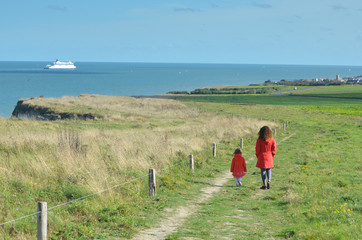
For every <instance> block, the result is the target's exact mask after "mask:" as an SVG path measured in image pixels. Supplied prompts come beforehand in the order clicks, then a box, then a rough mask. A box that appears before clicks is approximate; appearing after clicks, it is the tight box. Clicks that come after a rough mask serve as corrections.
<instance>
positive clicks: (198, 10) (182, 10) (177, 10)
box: [173, 7, 200, 12]
mask: <svg viewBox="0 0 362 240" xmlns="http://www.w3.org/2000/svg"><path fill="white" fill-rule="evenodd" d="M173 10H174V11H175V12H200V9H195V8H183V7H178V8H174V9H173Z"/></svg>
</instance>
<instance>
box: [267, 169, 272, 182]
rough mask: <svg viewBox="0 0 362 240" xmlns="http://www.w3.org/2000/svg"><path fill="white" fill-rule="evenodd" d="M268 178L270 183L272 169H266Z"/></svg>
mask: <svg viewBox="0 0 362 240" xmlns="http://www.w3.org/2000/svg"><path fill="white" fill-rule="evenodd" d="M266 176H267V177H268V182H270V180H271V168H267V169H266Z"/></svg>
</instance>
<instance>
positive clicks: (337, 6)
mask: <svg viewBox="0 0 362 240" xmlns="http://www.w3.org/2000/svg"><path fill="white" fill-rule="evenodd" d="M332 8H333V10H336V11H340V10H347V8H346V7H343V6H340V5H335V6H333V7H332Z"/></svg>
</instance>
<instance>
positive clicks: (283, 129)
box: [283, 123, 285, 131]
mask: <svg viewBox="0 0 362 240" xmlns="http://www.w3.org/2000/svg"><path fill="white" fill-rule="evenodd" d="M283 131H285V123H283Z"/></svg>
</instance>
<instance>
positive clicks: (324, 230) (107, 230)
mask: <svg viewBox="0 0 362 240" xmlns="http://www.w3.org/2000/svg"><path fill="white" fill-rule="evenodd" d="M83 97H90V98H92V99H94V101H93V103H90V101H89V102H87V101H80V102H77V99H66V100H64V99H62V101H57V102H56V104H60V105H63V106H66V105H67V104H71V102H72V101H73V102H75V103H74V105H77V109H79V107H80V109H81V110H74V111H83V110H84V109H88V110H89V111H93V112H97V113H99V112H101V113H102V114H104V116H106V117H105V118H104V120H94V121H78V120H76V121H59V122H37V121H31V120H18V119H2V118H0V123H1V124H0V158H1V159H2V161H1V162H0V170H1V171H0V180H1V182H2V183H3V184H2V185H1V189H0V197H1V198H0V201H1V205H0V206H1V208H2V212H3V214H2V215H1V216H0V222H6V221H9V220H12V219H15V218H19V217H22V216H25V215H27V214H30V213H33V212H35V211H36V201H40V200H41V201H47V202H48V208H50V207H53V206H57V205H59V204H61V203H64V202H68V201H72V200H74V199H78V198H79V197H82V196H86V195H88V194H93V193H97V192H98V191H102V190H103V189H107V188H110V187H112V186H114V185H118V184H122V185H120V186H118V187H117V188H115V189H113V190H111V191H107V192H104V193H101V194H96V195H94V196H92V197H90V198H87V199H85V200H82V201H77V202H74V203H72V204H68V205H66V206H61V207H57V208H55V209H53V210H52V211H49V212H48V219H49V226H48V232H49V236H50V239H104V238H110V239H112V238H117V237H119V238H121V239H126V238H130V237H132V236H133V234H134V233H136V232H137V231H138V230H139V229H141V228H147V227H150V226H152V225H154V224H155V223H157V221H158V219H159V217H160V216H161V212H162V210H163V209H164V208H165V207H175V206H180V205H184V204H186V202H187V201H188V200H190V199H194V198H196V197H197V196H198V195H199V194H200V189H202V188H203V187H205V186H207V184H208V183H209V182H210V179H211V178H213V177H215V176H218V175H219V174H220V173H222V172H223V171H227V170H228V169H229V167H230V163H231V159H232V153H233V150H234V149H235V148H236V147H237V146H238V145H239V140H240V137H244V139H245V143H244V149H243V152H244V156H245V158H246V159H247V160H248V163H247V166H248V174H247V176H245V178H244V179H243V186H242V187H241V188H236V187H233V185H234V182H233V181H230V182H229V183H228V185H227V186H226V187H224V188H223V189H222V190H221V191H220V193H219V194H217V195H215V196H214V197H213V198H212V199H211V200H209V201H208V202H207V203H203V205H202V206H201V209H200V210H199V211H198V212H197V213H195V214H194V215H193V216H192V217H191V218H190V219H188V220H187V222H186V223H185V224H184V225H183V226H182V227H181V228H179V229H178V232H176V233H174V234H172V235H170V236H169V237H168V239H273V238H274V239H285V238H291V239H358V238H359V237H360V235H361V233H362V229H361V209H362V206H361V197H360V194H359V193H360V192H361V190H362V189H361V180H360V176H359V175H360V173H361V166H360V162H361V158H360V147H359V146H360V145H361V140H360V136H361V114H360V113H361V102H360V101H358V100H355V99H343V101H340V99H337V98H324V97H323V98H321V97H317V98H315V99H314V101H309V100H308V99H311V98H310V97H302V96H301V97H300V98H299V97H284V96H273V95H271V96H268V95H259V96H254V95H250V96H249V95H248V96H247V97H244V96H191V97H185V98H183V99H180V100H185V102H184V103H182V102H178V101H170V100H158V99H133V98H117V97H106V98H103V97H102V96H83ZM235 97H237V98H235ZM95 98H99V99H98V100H96V99H95ZM298 99H299V101H298ZM51 101H54V99H52V100H51ZM64 101H65V102H64ZM98 101H99V102H103V103H104V104H99V102H98ZM85 102H86V104H85ZM109 102H111V103H112V104H107V103H109ZM266 103H267V104H266ZM51 104H52V105H53V104H55V103H54V102H52V103H51ZM79 105H81V106H79ZM105 107H107V109H106V110H104V109H103V110H102V108H105ZM318 107H322V108H324V109H325V108H327V107H328V108H330V110H329V111H324V110H321V109H318ZM64 109H65V110H67V109H69V108H67V107H65V108H64ZM82 109H83V110H82ZM350 109H351V110H350ZM102 111H103V112H102ZM340 111H342V112H340ZM246 116H247V117H246ZM260 117H262V119H263V120H262V121H260V120H259V119H260ZM286 121H288V122H289V127H288V128H287V130H286V131H283V130H282V128H281V126H282V125H281V124H282V123H285V122H286ZM263 125H270V126H271V127H273V128H274V127H277V135H276V136H275V137H276V140H277V142H280V144H279V145H278V152H277V156H276V159H275V166H276V167H275V169H273V180H272V189H271V190H269V191H262V190H259V189H258V188H259V187H260V185H261V180H260V176H259V172H258V169H257V168H255V167H254V166H255V158H253V155H254V144H255V141H256V132H257V130H258V129H259V128H260V127H261V126H263ZM292 134H295V135H293V136H292V137H291V138H289V139H287V140H285V141H282V140H283V139H285V138H286V137H288V136H290V135H292ZM213 142H217V143H218V146H219V147H218V155H217V157H216V158H213V157H212V156H211V146H212V143H213ZM188 154H194V155H195V172H194V173H191V172H190V171H189V170H188V162H187V158H188ZM149 167H154V168H156V171H157V174H158V180H157V187H158V193H157V197H154V198H150V197H148V196H147V194H148V193H147V172H148V168H149ZM128 182H129V183H128ZM123 183H124V185H123ZM1 229H2V233H0V235H3V236H4V237H3V238H4V239H30V238H34V237H35V235H36V217H35V216H32V217H29V218H25V219H22V220H19V221H16V222H12V223H9V224H7V225H5V226H2V228H1Z"/></svg>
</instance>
